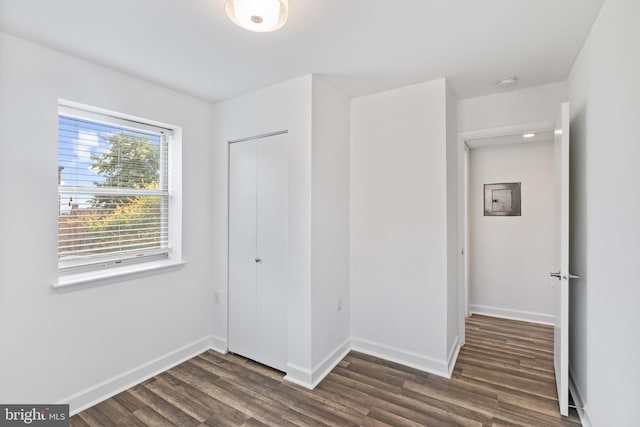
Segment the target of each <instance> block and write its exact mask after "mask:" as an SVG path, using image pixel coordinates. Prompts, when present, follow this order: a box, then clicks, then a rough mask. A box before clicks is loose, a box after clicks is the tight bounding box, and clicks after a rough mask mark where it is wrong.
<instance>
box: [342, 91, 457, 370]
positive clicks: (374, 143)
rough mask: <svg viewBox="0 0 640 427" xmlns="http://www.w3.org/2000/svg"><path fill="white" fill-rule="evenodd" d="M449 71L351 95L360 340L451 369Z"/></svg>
mask: <svg viewBox="0 0 640 427" xmlns="http://www.w3.org/2000/svg"><path fill="white" fill-rule="evenodd" d="M445 98H446V82H445V80H444V79H441V80H436V81H432V82H427V83H422V84H418V85H413V86H408V87H403V88H400V89H395V90H390V91H386V92H381V93H378V94H374V95H370V96H364V97H361V98H356V99H354V100H352V103H351V331H352V335H353V346H354V348H356V349H360V350H364V351H366V352H369V353H372V354H378V355H381V356H383V357H386V358H388V359H392V360H397V361H400V362H402V363H405V364H408V365H413V366H416V367H419V368H421V369H424V370H427V371H432V372H438V373H440V374H444V373H446V371H447V354H446V353H447V351H448V349H447V348H446V347H447V345H446V341H447V326H446V325H447V280H448V277H447V250H446V248H447V171H446V167H447V158H446V156H447V153H446V148H447V147H446V103H445Z"/></svg>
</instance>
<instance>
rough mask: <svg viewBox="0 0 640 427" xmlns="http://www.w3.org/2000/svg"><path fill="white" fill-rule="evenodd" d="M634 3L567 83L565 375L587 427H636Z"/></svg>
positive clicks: (618, 13)
mask: <svg viewBox="0 0 640 427" xmlns="http://www.w3.org/2000/svg"><path fill="white" fill-rule="evenodd" d="M638 16H640V3H639V2H637V1H633V0H607V1H606V2H605V3H604V5H603V7H602V10H601V12H600V15H599V16H598V18H597V20H596V22H595V24H594V26H593V28H592V30H591V34H590V36H589V38H588V39H587V41H586V42H585V45H584V47H583V49H582V51H581V53H580V55H579V56H578V59H577V60H576V63H575V64H574V66H573V68H572V71H571V73H570V75H569V79H568V88H569V99H570V101H571V107H572V122H571V150H572V154H571V156H572V161H571V166H572V174H571V180H572V197H571V202H572V206H571V212H572V214H571V227H572V233H571V269H572V270H573V271H572V272H573V273H575V274H578V275H580V276H581V279H579V280H574V281H572V284H571V319H570V323H571V348H570V366H571V375H572V378H573V380H574V382H575V384H576V386H577V388H578V392H579V394H580V395H581V397H582V399H583V401H584V402H583V403H584V405H585V407H586V411H587V415H588V417H589V418H590V420H591V423H592V425H594V426H609V425H611V426H614V425H616V426H618V425H619V426H622V425H624V426H632V425H633V426H637V425H640V412H638V408H637V406H638V402H640V388H638V384H640V364H639V363H638V354H640V310H638V301H640V286H639V285H638V283H639V282H640V281H639V280H638V259H639V257H640V251H639V250H638V240H639V239H640V221H638V212H640V197H639V196H638V189H637V188H638V183H639V182H640V168H639V167H638V159H640V137H639V136H638V135H639V133H638V117H640V102H639V100H640V84H638V76H640V56H639V55H638V52H640V27H639V26H638V22H637V18H638Z"/></svg>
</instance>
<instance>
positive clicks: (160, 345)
mask: <svg viewBox="0 0 640 427" xmlns="http://www.w3.org/2000/svg"><path fill="white" fill-rule="evenodd" d="M0 64H1V66H0V94H1V95H0V126H1V127H2V130H3V151H2V156H0V179H1V180H2V183H3V185H2V199H3V201H4V203H5V204H4V208H3V209H2V219H1V222H0V223H1V224H2V239H0V242H1V243H0V245H1V247H2V252H1V253H2V255H1V257H0V262H1V265H0V336H2V351H0V378H1V380H0V401H1V402H4V403H12V402H13V403H24V402H51V403H53V402H56V401H64V402H69V401H71V404H72V406H71V410H72V411H75V410H77V409H78V408H79V407H81V406H84V405H86V404H89V403H91V402H92V401H94V400H95V399H100V398H101V397H105V394H108V393H112V392H114V391H116V389H117V388H119V387H123V386H127V385H130V384H131V383H132V382H137V381H139V380H142V379H143V378H144V377H145V376H146V375H150V374H151V373H154V372H155V370H158V369H163V368H166V367H167V364H170V363H175V362H177V361H179V360H181V359H183V358H185V357H188V356H190V355H193V354H194V353H197V352H198V351H200V350H203V349H205V348H207V347H209V345H210V341H209V335H210V334H211V330H212V318H211V314H210V313H211V304H212V293H211V285H210V280H209V277H210V276H211V266H210V265H211V263H210V260H211V248H210V245H209V242H208V239H202V236H203V235H209V234H210V229H211V227H210V217H211V198H210V196H209V194H208V193H206V192H203V191H202V189H203V185H204V184H203V183H207V182H210V180H211V173H210V170H211V168H210V159H211V147H210V144H209V140H210V135H211V126H210V122H211V120H210V115H211V106H210V105H209V104H208V103H205V102H202V101H199V100H196V99H194V98H190V97H187V96H184V95H181V94H178V93H176V92H173V91H170V90H166V89H163V88H160V87H158V86H154V85H152V84H149V83H146V82H143V81H141V80H138V79H135V78H131V77H128V76H125V75H123V74H120V73H117V72H114V71H111V70H108V69H105V68H103V67H100V66H97V65H94V64H91V63H88V62H85V61H83V60H80V59H76V58H73V57H70V56H67V55H64V54H61V53H59V52H56V51H53V50H50V49H46V48H43V47H40V46H38V45H35V44H32V43H29V42H26V41H23V40H20V39H17V38H14V37H11V36H8V35H4V34H1V33H0ZM58 98H64V99H68V100H72V101H77V102H80V103H85V104H89V105H95V106H98V107H102V108H106V109H109V110H115V111H120V112H123V113H127V114H131V115H135V116H139V117H145V118H149V119H153V120H158V121H161V122H165V123H171V124H174V125H177V126H181V127H182V130H183V153H182V154H183V162H184V164H185V165H188V167H185V168H184V173H183V190H184V191H183V219H184V225H183V256H184V258H185V259H186V261H187V264H186V266H184V268H182V269H179V270H177V271H173V272H168V273H164V274H158V275H153V276H148V277H143V278H137V279H135V280H128V281H122V282H118V283H113V284H109V285H104V286H99V287H91V288H87V287H79V288H77V289H73V290H69V289H67V290H64V291H63V290H54V289H53V288H52V287H51V284H52V283H53V282H54V280H56V278H57V208H56V204H57V202H58V199H57V166H58V165H57V120H58V118H57V114H58ZM102 382H105V383H103V384H101V386H99V387H97V388H95V389H94V388H93V387H96V386H97V385H99V384H100V383H102Z"/></svg>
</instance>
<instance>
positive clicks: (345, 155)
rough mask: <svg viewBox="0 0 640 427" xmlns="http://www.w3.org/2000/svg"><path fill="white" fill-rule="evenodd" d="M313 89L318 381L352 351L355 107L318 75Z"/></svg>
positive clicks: (313, 241) (313, 277)
mask: <svg viewBox="0 0 640 427" xmlns="http://www.w3.org/2000/svg"><path fill="white" fill-rule="evenodd" d="M312 86H313V93H312V119H313V122H312V127H313V131H312V148H311V152H312V156H311V164H312V166H311V167H312V173H311V174H312V183H311V307H312V313H311V314H312V321H311V322H312V334H313V338H312V344H311V345H312V361H313V367H314V368H313V369H314V382H315V381H316V380H317V379H318V378H319V376H321V375H322V374H323V373H325V371H326V370H327V369H330V368H332V367H333V366H332V362H335V361H336V357H339V356H341V355H342V353H344V351H346V350H347V349H348V347H349V346H350V343H349V338H350V337H351V327H350V320H351V316H350V302H349V136H350V135H349V127H350V122H349V119H350V107H351V105H350V102H349V99H348V98H346V97H345V96H344V95H343V94H342V93H340V92H339V91H337V90H336V89H334V88H333V87H332V86H330V85H329V84H327V83H326V82H325V81H324V80H323V79H322V78H320V77H318V76H313V85H312ZM323 361H326V363H328V365H324V364H323Z"/></svg>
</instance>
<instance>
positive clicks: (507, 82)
mask: <svg viewBox="0 0 640 427" xmlns="http://www.w3.org/2000/svg"><path fill="white" fill-rule="evenodd" d="M496 84H497V85H498V87H501V88H503V89H506V88H510V87H513V86H515V85H516V84H518V76H510V77H506V78H504V79H502V80H498V81H497V82H496Z"/></svg>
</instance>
